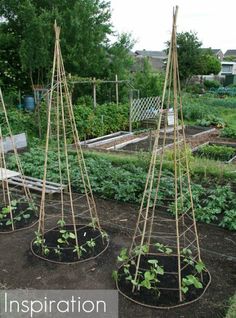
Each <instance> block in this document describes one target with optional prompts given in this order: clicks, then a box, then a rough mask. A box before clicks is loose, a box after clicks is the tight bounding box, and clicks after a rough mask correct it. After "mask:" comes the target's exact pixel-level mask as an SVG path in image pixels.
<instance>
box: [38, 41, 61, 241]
mask: <svg viewBox="0 0 236 318" xmlns="http://www.w3.org/2000/svg"><path fill="white" fill-rule="evenodd" d="M57 41H59V40H58V39H56V42H55V47H54V59H53V69H52V81H51V90H50V97H49V103H48V125H47V135H46V145H45V161H44V174H43V186H42V197H41V204H40V216H39V227H38V232H39V233H41V235H42V237H44V231H45V224H44V219H45V195H46V181H47V163H48V148H49V138H50V123H51V110H52V97H53V82H54V76H55V68H56V48H57Z"/></svg>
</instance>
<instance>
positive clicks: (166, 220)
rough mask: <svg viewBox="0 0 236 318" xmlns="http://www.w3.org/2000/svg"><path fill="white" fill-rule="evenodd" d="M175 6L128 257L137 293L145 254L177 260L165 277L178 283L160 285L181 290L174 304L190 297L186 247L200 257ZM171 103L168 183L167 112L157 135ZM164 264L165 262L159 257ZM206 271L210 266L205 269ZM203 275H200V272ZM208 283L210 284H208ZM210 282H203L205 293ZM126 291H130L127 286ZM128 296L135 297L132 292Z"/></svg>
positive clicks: (196, 259)
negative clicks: (185, 280) (169, 172)
mask: <svg viewBox="0 0 236 318" xmlns="http://www.w3.org/2000/svg"><path fill="white" fill-rule="evenodd" d="M177 12H178V7H176V9H175V10H174V12H173V27H172V35H171V40H170V45H169V54H168V61H167V66H166V76H165V83H164V89H163V96H162V104H161V109H160V116H159V119H158V127H157V130H156V135H155V140H154V146H153V151H152V155H151V161H150V166H149V170H148V174H147V179H146V184H145V189H144V193H143V198H142V202H141V206H140V209H139V215H138V220H137V224H136V228H135V233H134V235H133V239H132V244H131V247H130V249H129V260H132V263H131V264H132V266H131V267H132V268H133V273H134V274H133V276H132V284H133V286H132V292H133V293H134V292H135V291H137V285H138V281H139V280H140V275H141V274H140V273H141V272H142V270H143V267H144V258H145V257H146V256H149V257H154V258H155V257H156V259H157V260H160V262H161V258H163V257H164V258H165V261H164V263H165V264H166V263H169V264H171V263H173V262H175V263H176V266H174V265H173V266H174V267H175V270H169V271H168V269H167V274H166V275H167V277H168V278H167V281H168V279H169V280H170V281H171V280H172V279H174V280H176V284H175V286H174V287H173V285H171V284H170V285H169V286H168V282H167V284H166V286H160V294H161V293H162V292H164V293H165V295H167V297H168V292H176V293H177V294H178V297H177V298H178V301H177V302H176V303H175V305H172V306H169V307H174V306H179V305H182V304H184V303H185V302H186V301H185V295H184V293H183V278H184V274H183V273H184V271H185V270H186V267H187V266H188V264H186V263H185V262H184V261H183V259H184V258H185V256H186V253H189V254H190V255H191V256H190V255H189V256H190V258H189V259H191V262H192V264H196V263H202V261H201V254H200V247H199V238H198V232H197V226H196V220H195V210H194V202H193V195H192V189H191V180H190V168H189V155H188V152H189V151H188V146H187V143H186V137H185V128H184V121H183V109H182V97H181V87H180V78H179V67H178V56H177V41H176V19H177ZM170 108H173V110H174V126H173V139H174V141H173V149H172V151H173V152H172V159H173V161H172V166H173V178H172V183H170V182H169V183H168V184H165V178H166V176H165V174H164V173H163V165H164V162H165V159H166V158H167V157H168V155H170V153H168V151H167V148H166V138H167V134H168V137H172V136H170V134H169V133H168V132H167V117H164V122H165V124H164V133H163V136H162V139H163V141H162V143H161V145H160V147H159V140H160V139H161V138H160V128H161V122H162V119H163V116H164V115H163V114H165V113H168V111H169V109H170ZM160 149H161V151H160ZM167 153H168V154H167ZM167 187H168V188H167ZM171 187H172V191H173V197H172V198H167V199H163V198H162V197H163V193H164V196H167V195H166V193H167V192H170V188H171ZM170 209H171V210H172V212H173V214H174V216H175V218H174V219H173V218H171V217H169V216H168V214H167V213H166V210H170ZM167 248H168V249H167ZM166 251H167V252H166ZM161 264H163V263H162V262H161ZM146 265H147V264H146ZM171 266H172V265H171ZM171 266H170V267H171ZM121 268H122V267H121ZM165 271H166V269H165V267H164V272H165ZM205 272H207V270H206V269H205ZM164 275H165V274H164ZM207 275H209V274H207ZM200 276H201V277H200V280H201V279H202V274H201V275H200ZM160 277H161V276H160ZM208 278H209V279H210V276H208ZM128 279H129V278H128ZM208 284H209V282H208ZM208 284H206V285H207V286H208ZM117 286H118V289H119V290H120V291H121V292H122V290H121V289H120V287H119V281H118V282H117ZM207 286H205V285H204V288H203V293H204V290H205V289H206V288H207ZM157 288H158V287H157ZM122 293H123V294H124V295H125V296H127V295H126V294H125V293H124V292H122ZM129 298H131V299H132V297H129ZM144 305H145V304H144ZM151 307H153V306H151ZM154 307H160V308H166V307H168V306H167V305H166V306H164V305H163V306H162V304H158V301H157V303H156V305H154ZM169 307H168V308H169Z"/></svg>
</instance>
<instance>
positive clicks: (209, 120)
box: [197, 115, 225, 128]
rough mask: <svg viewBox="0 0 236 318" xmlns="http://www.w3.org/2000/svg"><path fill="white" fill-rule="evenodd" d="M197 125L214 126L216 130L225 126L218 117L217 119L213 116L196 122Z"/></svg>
mask: <svg viewBox="0 0 236 318" xmlns="http://www.w3.org/2000/svg"><path fill="white" fill-rule="evenodd" d="M197 125H199V126H203V127H209V126H215V127H217V128H223V127H224V126H225V122H224V120H223V119H222V118H220V117H217V116H215V115H208V116H206V117H205V118H203V119H201V120H197Z"/></svg>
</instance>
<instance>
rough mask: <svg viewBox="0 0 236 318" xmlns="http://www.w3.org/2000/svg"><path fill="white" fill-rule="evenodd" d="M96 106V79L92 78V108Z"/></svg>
mask: <svg viewBox="0 0 236 318" xmlns="http://www.w3.org/2000/svg"><path fill="white" fill-rule="evenodd" d="M96 106H97V95H96V78H95V77H94V78H93V107H94V108H96Z"/></svg>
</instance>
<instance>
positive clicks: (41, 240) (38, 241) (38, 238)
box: [33, 232, 50, 255]
mask: <svg viewBox="0 0 236 318" xmlns="http://www.w3.org/2000/svg"><path fill="white" fill-rule="evenodd" d="M35 235H36V238H35V240H34V242H33V244H34V245H36V246H37V247H41V249H42V254H43V255H48V254H49V253H50V250H49V248H48V247H47V245H46V244H45V239H44V238H43V236H42V234H41V233H40V232H35Z"/></svg>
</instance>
